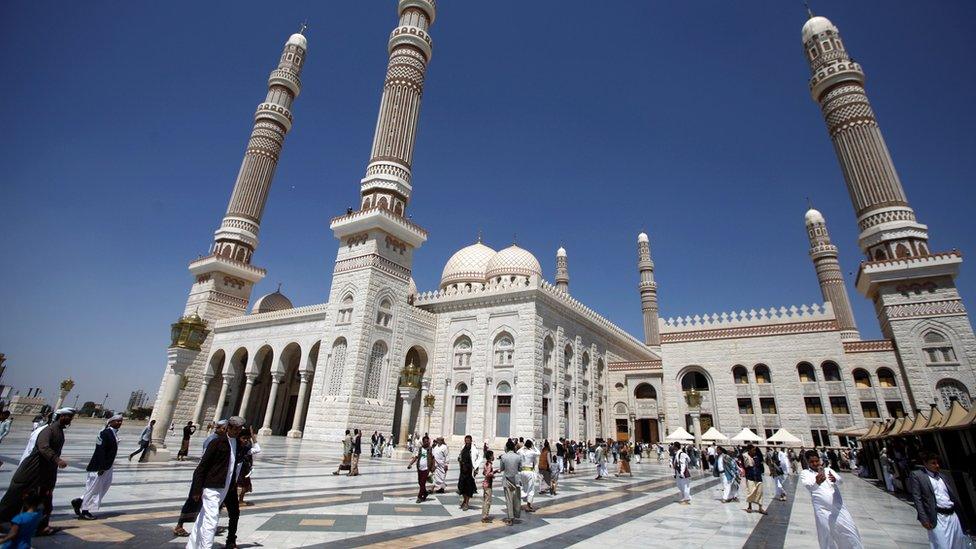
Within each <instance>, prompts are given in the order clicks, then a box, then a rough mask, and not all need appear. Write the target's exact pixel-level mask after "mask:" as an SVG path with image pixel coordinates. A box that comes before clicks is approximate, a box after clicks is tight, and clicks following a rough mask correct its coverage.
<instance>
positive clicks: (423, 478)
mask: <svg viewBox="0 0 976 549" xmlns="http://www.w3.org/2000/svg"><path fill="white" fill-rule="evenodd" d="M428 475H430V471H421V470H420V469H417V483H418V484H420V491H419V492H417V497H418V498H420V499H427V476H428Z"/></svg>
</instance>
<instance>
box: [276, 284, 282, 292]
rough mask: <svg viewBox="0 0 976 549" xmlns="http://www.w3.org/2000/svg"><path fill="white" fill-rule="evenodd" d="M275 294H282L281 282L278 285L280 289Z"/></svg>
mask: <svg viewBox="0 0 976 549" xmlns="http://www.w3.org/2000/svg"><path fill="white" fill-rule="evenodd" d="M275 293H276V294H280V293H281V282H279V283H278V289H277V290H275Z"/></svg>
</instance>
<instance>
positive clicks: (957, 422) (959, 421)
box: [942, 400, 976, 429]
mask: <svg viewBox="0 0 976 549" xmlns="http://www.w3.org/2000/svg"><path fill="white" fill-rule="evenodd" d="M973 424H976V406H973V407H972V408H970V409H969V410H968V411H967V410H966V408H965V407H964V406H963V405H962V404H959V401H958V400H953V401H952V406H951V407H950V408H949V411H948V412H946V419H945V421H944V422H943V423H942V428H943V429H965V428H966V427H970V426H972V425H973Z"/></svg>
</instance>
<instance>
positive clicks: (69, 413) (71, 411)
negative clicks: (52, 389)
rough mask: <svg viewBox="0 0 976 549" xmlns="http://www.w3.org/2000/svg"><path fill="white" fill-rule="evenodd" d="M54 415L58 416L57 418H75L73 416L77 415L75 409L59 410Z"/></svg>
mask: <svg viewBox="0 0 976 549" xmlns="http://www.w3.org/2000/svg"><path fill="white" fill-rule="evenodd" d="M54 415H56V416H73V415H75V409H74V408H58V409H57V410H55V411H54Z"/></svg>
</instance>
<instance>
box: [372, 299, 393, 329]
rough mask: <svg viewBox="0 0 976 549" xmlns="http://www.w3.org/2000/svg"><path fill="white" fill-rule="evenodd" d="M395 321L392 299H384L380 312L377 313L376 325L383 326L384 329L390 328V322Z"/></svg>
mask: <svg viewBox="0 0 976 549" xmlns="http://www.w3.org/2000/svg"><path fill="white" fill-rule="evenodd" d="M392 321H393V302H392V301H390V298H388V297H384V298H383V300H382V301H380V307H379V310H378V311H376V325H377V326H382V327H384V328H389V327H390V322H392Z"/></svg>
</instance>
